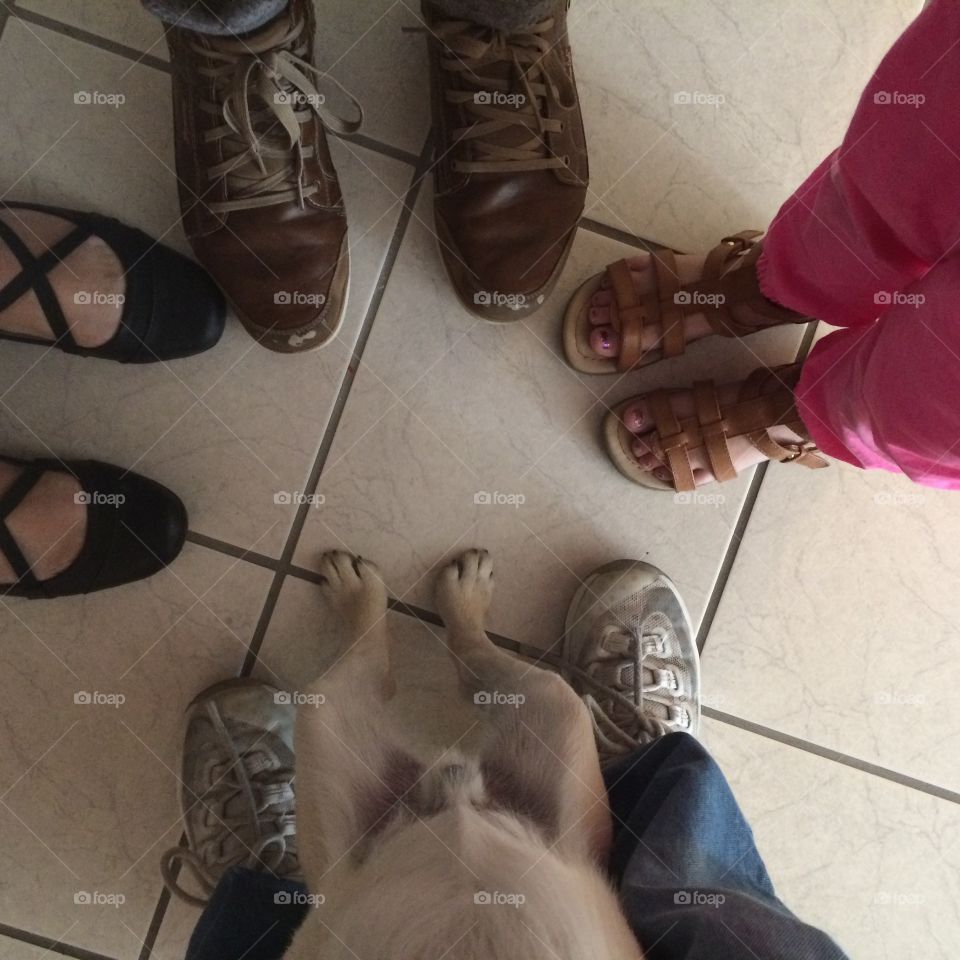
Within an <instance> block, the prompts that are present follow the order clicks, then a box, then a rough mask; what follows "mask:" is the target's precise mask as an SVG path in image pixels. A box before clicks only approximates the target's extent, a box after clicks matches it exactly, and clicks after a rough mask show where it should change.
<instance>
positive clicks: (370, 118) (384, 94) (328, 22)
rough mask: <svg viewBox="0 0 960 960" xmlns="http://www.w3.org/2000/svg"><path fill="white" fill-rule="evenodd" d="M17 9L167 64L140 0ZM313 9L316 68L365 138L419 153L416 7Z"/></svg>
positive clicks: (420, 68)
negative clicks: (354, 110)
mask: <svg viewBox="0 0 960 960" xmlns="http://www.w3.org/2000/svg"><path fill="white" fill-rule="evenodd" d="M21 5H22V6H24V7H26V8H27V9H30V10H34V11H36V12H37V13H42V14H44V15H45V16H48V17H52V18H53V19H55V20H60V21H62V22H64V23H68V24H70V25H71V26H75V27H81V28H82V29H84V30H88V31H89V32H90V33H95V34H97V35H98V36H101V37H106V38H107V39H110V40H115V41H117V42H119V43H124V44H126V45H128V46H130V47H133V48H134V49H136V50H142V51H144V52H147V53H150V54H152V55H153V56H155V57H160V58H162V59H164V60H165V59H167V47H166V43H165V42H164V41H163V28H162V26H161V25H160V23H159V22H158V21H157V20H156V19H155V18H153V17H152V16H150V15H149V14H147V13H146V12H145V11H144V10H143V9H142V8H141V6H140V3H139V2H138V0H97V2H96V3H85V4H80V3H77V2H76V0H26V2H25V3H23V4H21ZM316 10H317V40H316V53H315V59H316V62H317V64H318V66H320V67H322V68H323V69H324V70H325V71H327V72H328V73H329V74H330V76H331V77H332V78H333V80H334V81H336V82H337V83H340V84H342V86H343V87H344V88H345V89H346V90H347V91H348V92H349V93H350V94H351V95H352V96H354V97H355V98H356V99H357V100H358V101H359V102H360V103H361V104H362V105H363V108H364V114H365V117H366V121H365V124H364V129H363V132H364V133H365V134H366V135H367V136H370V137H374V138H375V139H378V140H382V141H385V142H387V143H390V144H393V145H394V146H397V147H400V148H401V149H404V150H407V151H409V152H410V153H414V154H419V153H420V149H421V147H422V146H423V141H424V138H425V137H426V135H427V130H428V129H429V127H430V95H429V88H428V86H427V58H426V40H425V39H424V37H423V36H422V34H420V33H417V32H411V31H410V30H408V29H405V28H413V30H417V29H418V28H420V27H421V26H422V21H421V19H420V4H419V3H414V2H410V3H402V2H397V3H395V2H391V3H384V2H383V0H358V2H354V3H328V2H320V0H318V2H317V3H316ZM30 29H32V30H36V29H37V28H36V27H32V26H31V27H30ZM320 89H321V90H323V91H324V92H325V93H327V94H328V96H329V98H330V99H329V104H330V106H331V107H333V108H334V109H343V110H347V109H348V108H347V104H346V101H345V100H343V98H342V95H341V94H338V93H337V92H336V88H335V85H333V84H330V83H329V82H328V81H323V80H321V84H320Z"/></svg>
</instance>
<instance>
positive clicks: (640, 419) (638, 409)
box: [622, 400, 653, 433]
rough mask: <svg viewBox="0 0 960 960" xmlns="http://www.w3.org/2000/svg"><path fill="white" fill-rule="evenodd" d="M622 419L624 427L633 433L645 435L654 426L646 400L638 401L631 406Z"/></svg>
mask: <svg viewBox="0 0 960 960" xmlns="http://www.w3.org/2000/svg"><path fill="white" fill-rule="evenodd" d="M622 418H623V425H624V426H625V427H626V428H627V429H628V430H629V431H630V432H631V433H645V432H646V431H647V430H649V429H650V428H651V427H652V426H653V423H652V422H651V420H650V413H649V411H648V410H647V404H646V401H645V400H637V401H636V402H634V403H631V404H629V405H628V406H627V407H626V408H625V409H624V411H623V414H622Z"/></svg>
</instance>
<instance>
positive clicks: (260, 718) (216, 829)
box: [160, 679, 302, 906]
mask: <svg viewBox="0 0 960 960" xmlns="http://www.w3.org/2000/svg"><path fill="white" fill-rule="evenodd" d="M295 714H296V708H295V707H293V706H292V705H291V704H290V698H289V696H288V695H284V694H283V693H282V692H281V691H280V690H278V689H277V688H276V687H272V686H270V685H269V684H266V683H260V682H259V681H257V680H243V679H236V680H227V681H225V682H223V683H218V684H215V685H214V686H212V687H209V688H208V689H206V690H204V691H203V692H202V693H201V694H199V695H198V696H197V698H196V699H195V700H194V701H193V703H191V704H190V706H189V707H188V708H187V732H186V737H185V739H184V747H183V763H182V772H181V804H182V807H183V822H184V827H185V830H186V834H187V846H186V847H174V848H173V849H172V850H168V851H167V852H166V853H165V854H164V855H163V856H162V857H161V861H160V872H161V873H162V874H163V882H164V883H165V884H166V886H167V889H168V890H169V891H170V892H171V893H172V894H174V895H175V896H177V897H179V898H180V899H181V900H185V901H186V902H187V903H192V904H195V905H196V906H204V905H205V904H206V902H207V899H206V898H208V897H209V896H210V894H211V893H213V890H214V888H215V887H216V885H217V883H218V882H219V880H220V878H221V877H222V876H223V874H224V873H226V871H227V870H228V869H230V868H231V867H235V866H243V867H249V868H251V869H254V870H265V871H268V872H270V873H272V874H274V875H275V876H278V877H283V878H286V879H290V880H301V879H302V875H301V873H300V865H299V862H298V860H297V846H296V841H297V829H296V816H295V807H294V793H293V785H294V772H293V725H294V717H295ZM178 866H186V867H188V868H189V869H190V871H191V873H192V874H193V876H194V879H195V880H196V882H197V884H198V885H199V887H200V889H201V890H202V891H203V895H202V896H195V895H194V894H191V893H189V892H188V891H186V890H184V889H183V887H182V886H181V885H180V883H179V880H180V876H179V875H177V867H178Z"/></svg>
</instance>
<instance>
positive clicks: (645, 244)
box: [579, 217, 669, 253]
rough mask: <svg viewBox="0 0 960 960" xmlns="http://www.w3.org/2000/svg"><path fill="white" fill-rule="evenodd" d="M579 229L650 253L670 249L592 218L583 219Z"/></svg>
mask: <svg viewBox="0 0 960 960" xmlns="http://www.w3.org/2000/svg"><path fill="white" fill-rule="evenodd" d="M579 227H580V229H581V230H588V231H589V232H590V233H596V234H599V235H600V236H601V237H607V238H608V239H610V240H618V241H619V242H620V243H626V244H629V245H630V246H631V247H639V248H640V249H641V250H646V251H647V252H649V253H654V252H656V251H657V250H667V249H669V248H668V247H667V246H666V244H663V243H657V241H656V240H647V239H645V238H644V237H641V236H639V235H637V234H635V233H629V232H628V231H626V230H620V229H619V228H618V227H611V226H609V224H606V223H600V221H599V220H593V219H591V218H590V217H581V218H580V223H579Z"/></svg>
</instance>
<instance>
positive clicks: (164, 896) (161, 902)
mask: <svg viewBox="0 0 960 960" xmlns="http://www.w3.org/2000/svg"><path fill="white" fill-rule="evenodd" d="M169 906H170V891H169V890H168V889H167V888H166V887H164V888H163V889H162V890H161V891H160V896H159V897H158V898H157V905H156V906H155V907H154V908H153V916H152V917H151V918H150V925H149V926H148V927H147V932H146V935H145V936H144V938H143V947H141V949H140V953H139V955H138V957H137V960H150V958H151V957H152V956H153V948H154V947H155V946H156V945H157V937H158V936H159V935H160V927H161V925H162V924H163V918H164V917H165V916H166V915H167V907H169Z"/></svg>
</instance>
